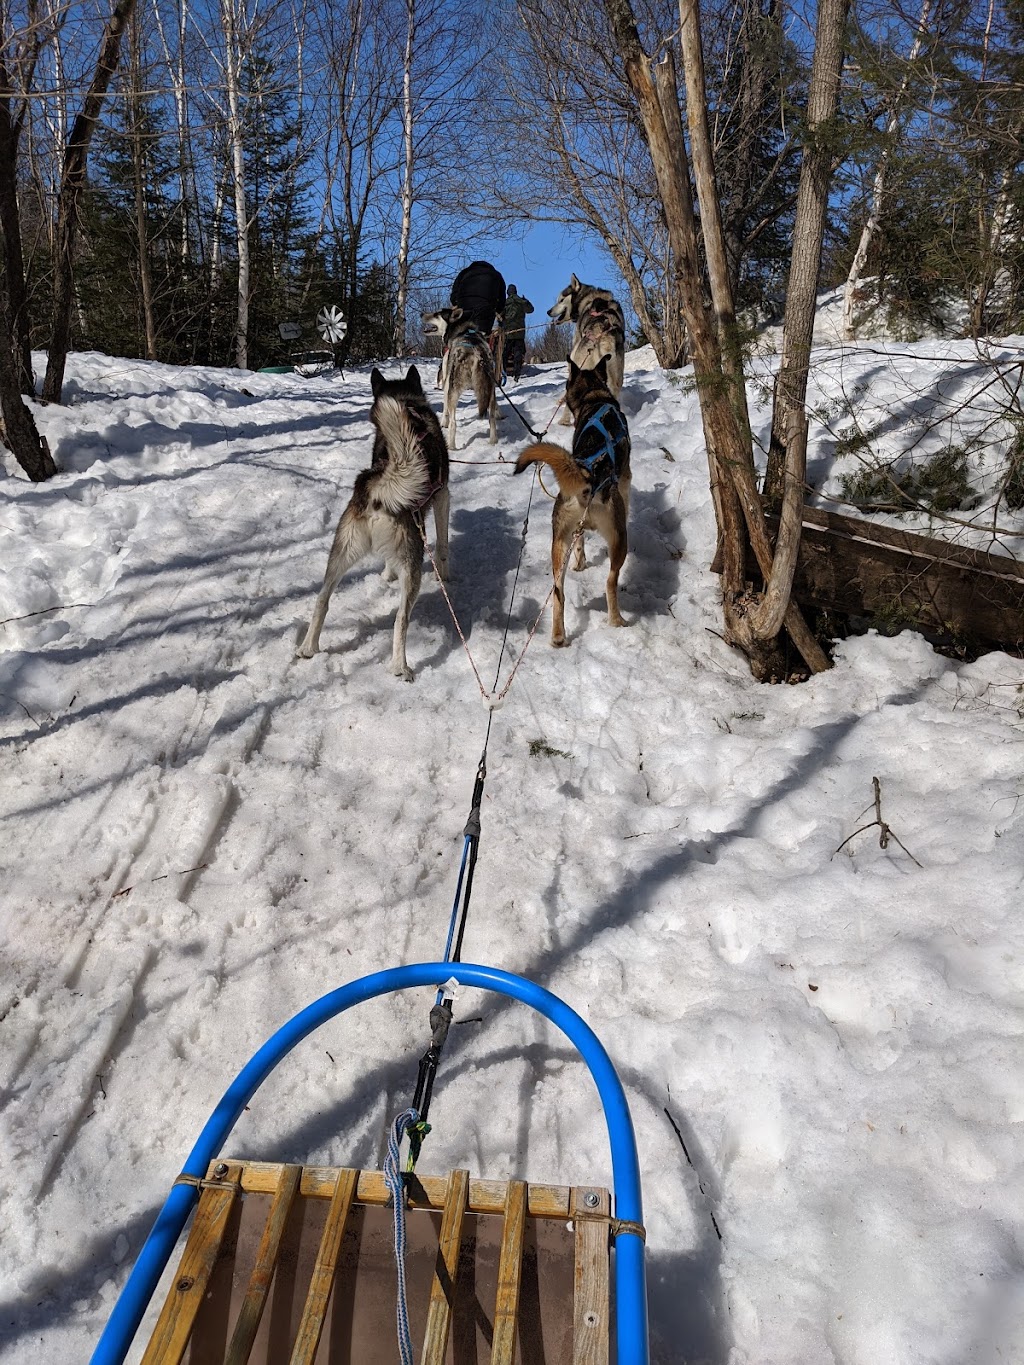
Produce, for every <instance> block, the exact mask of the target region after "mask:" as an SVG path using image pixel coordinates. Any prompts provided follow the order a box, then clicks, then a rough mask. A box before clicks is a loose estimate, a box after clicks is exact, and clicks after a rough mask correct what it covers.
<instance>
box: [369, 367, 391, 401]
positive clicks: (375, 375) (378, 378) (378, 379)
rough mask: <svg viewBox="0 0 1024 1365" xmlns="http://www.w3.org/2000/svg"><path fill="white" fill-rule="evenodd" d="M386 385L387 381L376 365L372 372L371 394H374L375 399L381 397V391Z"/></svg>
mask: <svg viewBox="0 0 1024 1365" xmlns="http://www.w3.org/2000/svg"><path fill="white" fill-rule="evenodd" d="M386 383H387V380H386V379H385V378H384V376H383V375H382V374H381V372H380V370H378V369H377V367H376V365H374V367H373V369H372V370H371V371H370V392H371V393H372V394H373V396H374V398H379V397H380V395H381V391H382V390H383V388H384V385H385V384H386Z"/></svg>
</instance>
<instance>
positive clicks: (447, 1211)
mask: <svg viewBox="0 0 1024 1365" xmlns="http://www.w3.org/2000/svg"><path fill="white" fill-rule="evenodd" d="M468 1200H469V1172H468V1171H452V1173H451V1175H450V1176H449V1177H448V1194H447V1197H446V1198H445V1201H444V1217H443V1218H442V1220H441V1235H440V1239H439V1241H438V1247H437V1261H436V1263H435V1266H434V1282H433V1284H432V1285H431V1287H430V1306H429V1307H428V1309H427V1329H426V1331H425V1332H424V1334H423V1355H422V1357H421V1361H422V1365H444V1357H445V1352H446V1351H447V1349H448V1334H449V1332H450V1331H451V1325H452V1306H453V1304H454V1301H455V1278H456V1275H457V1273H458V1269H459V1247H460V1246H461V1245H462V1223H463V1219H464V1217H465V1213H466V1204H467V1202H468Z"/></svg>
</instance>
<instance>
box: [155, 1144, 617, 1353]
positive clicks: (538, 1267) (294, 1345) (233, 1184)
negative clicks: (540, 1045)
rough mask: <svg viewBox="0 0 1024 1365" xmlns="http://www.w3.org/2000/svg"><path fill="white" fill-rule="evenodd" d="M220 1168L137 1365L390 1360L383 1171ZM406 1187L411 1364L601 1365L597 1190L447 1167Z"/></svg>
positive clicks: (603, 1330) (603, 1203)
mask: <svg viewBox="0 0 1024 1365" xmlns="http://www.w3.org/2000/svg"><path fill="white" fill-rule="evenodd" d="M224 1165H225V1166H227V1175H224V1173H223V1172H221V1174H219V1175H215V1174H214V1166H213V1165H212V1164H211V1168H210V1174H209V1176H208V1181H209V1183H207V1184H205V1186H204V1188H203V1189H202V1192H201V1195H200V1199H199V1203H198V1207H197V1211H196V1216H195V1219H194V1222H193V1225H192V1228H191V1231H190V1232H189V1235H188V1239H187V1242H186V1245H185V1250H184V1252H183V1255H182V1261H181V1265H180V1267H179V1269H178V1271H177V1274H176V1275H175V1277H174V1279H173V1281H172V1282H171V1287H170V1290H169V1292H168V1298H167V1303H166V1304H165V1305H164V1308H163V1311H162V1312H161V1314H160V1317H159V1320H158V1322H157V1326H156V1329H155V1331H154V1333H153V1338H152V1340H151V1342H150V1344H149V1346H148V1348H147V1350H146V1353H145V1356H144V1357H143V1362H144V1365H182V1361H183V1360H187V1361H188V1362H189V1365H284V1362H289V1365H328V1362H331V1361H341V1360H352V1361H359V1362H360V1365H394V1360H395V1359H396V1357H397V1349H396V1348H397V1343H396V1339H395V1336H394V1330H395V1328H394V1311H395V1290H396V1274H395V1266H394V1247H393V1226H392V1215H391V1210H390V1209H388V1208H387V1207H386V1204H387V1200H388V1192H387V1188H386V1186H385V1184H384V1180H383V1177H382V1176H381V1174H380V1173H379V1172H376V1171H354V1170H341V1171H339V1170H337V1169H331V1168H328V1167H307V1168H300V1167H297V1166H282V1165H277V1164H272V1163H268V1162H242V1161H233V1162H230V1163H224ZM219 1169H220V1168H219V1167H218V1170H219ZM407 1195H408V1198H407V1217H406V1230H407V1238H408V1244H407V1256H406V1274H407V1279H408V1312H409V1321H410V1325H411V1328H412V1333H413V1341H414V1343H415V1345H416V1351H417V1359H418V1361H419V1362H420V1365H456V1363H458V1365H468V1362H473V1365H484V1362H485V1361H486V1362H490V1365H608V1361H609V1355H610V1351H609V1339H610V1326H611V1316H612V1315H611V1310H610V1303H609V1293H610V1274H609V1249H610V1238H609V1212H610V1206H611V1201H610V1197H609V1195H608V1193H607V1192H606V1191H603V1190H596V1189H594V1188H593V1187H581V1188H579V1189H576V1188H571V1189H570V1188H568V1187H565V1186H552V1185H528V1184H527V1183H526V1182H524V1181H516V1180H513V1181H492V1180H471V1179H470V1178H469V1173H468V1172H467V1171H453V1172H452V1173H451V1175H449V1176H447V1177H436V1176H419V1175H416V1176H411V1177H410V1178H409V1180H408V1182H407Z"/></svg>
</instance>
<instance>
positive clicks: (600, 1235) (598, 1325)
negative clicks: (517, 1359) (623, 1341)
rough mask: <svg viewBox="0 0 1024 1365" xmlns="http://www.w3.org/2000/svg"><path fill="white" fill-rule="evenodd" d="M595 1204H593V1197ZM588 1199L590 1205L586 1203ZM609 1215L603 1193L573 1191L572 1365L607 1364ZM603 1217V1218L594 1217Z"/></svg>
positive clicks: (608, 1329)
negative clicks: (595, 1198)
mask: <svg viewBox="0 0 1024 1365" xmlns="http://www.w3.org/2000/svg"><path fill="white" fill-rule="evenodd" d="M595 1196H596V1197H597V1202H596V1203H595V1202H594V1197H595ZM588 1198H589V1199H590V1201H591V1202H590V1203H587V1200H588ZM610 1212H611V1201H610V1199H609V1197H608V1191H607V1190H589V1189H587V1190H584V1189H574V1190H573V1192H572V1217H573V1219H574V1220H575V1224H574V1226H575V1234H574V1244H575V1245H574V1249H575V1261H576V1269H575V1280H574V1284H575V1288H574V1292H573V1309H572V1320H573V1331H572V1365H608V1343H609V1337H610V1334H611V1321H610V1317H611V1315H610V1311H609V1297H610V1296H609V1285H608V1252H609V1246H608V1242H609V1231H608V1224H607V1223H606V1222H605V1221H604V1219H605V1218H607V1217H608V1215H609V1214H610ZM598 1215H603V1217H598Z"/></svg>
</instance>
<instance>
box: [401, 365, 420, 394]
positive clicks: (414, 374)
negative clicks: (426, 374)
mask: <svg viewBox="0 0 1024 1365" xmlns="http://www.w3.org/2000/svg"><path fill="white" fill-rule="evenodd" d="M405 382H406V383H407V384H408V385H409V387H410V388H411V389H416V391H417V392H418V393H422V392H423V381H422V379H420V372H419V370H418V369H417V368H416V366H415V365H410V366H409V373H408V374H407V375H406V376H405Z"/></svg>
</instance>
